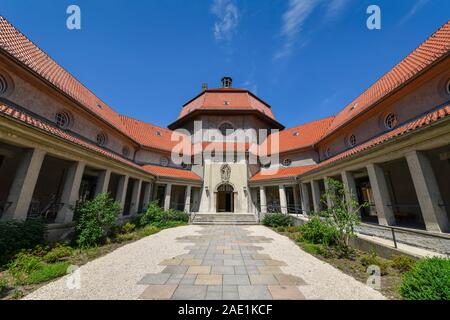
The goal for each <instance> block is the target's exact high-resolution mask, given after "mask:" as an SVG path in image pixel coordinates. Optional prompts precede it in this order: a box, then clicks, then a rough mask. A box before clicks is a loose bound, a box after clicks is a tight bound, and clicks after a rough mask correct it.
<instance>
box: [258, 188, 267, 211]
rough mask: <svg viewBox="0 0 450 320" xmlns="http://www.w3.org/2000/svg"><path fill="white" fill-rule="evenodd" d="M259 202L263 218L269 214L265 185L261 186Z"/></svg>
mask: <svg viewBox="0 0 450 320" xmlns="http://www.w3.org/2000/svg"><path fill="white" fill-rule="evenodd" d="M259 202H260V206H261V215H262V217H261V218H263V217H264V215H265V214H267V197H266V188H265V187H259Z"/></svg>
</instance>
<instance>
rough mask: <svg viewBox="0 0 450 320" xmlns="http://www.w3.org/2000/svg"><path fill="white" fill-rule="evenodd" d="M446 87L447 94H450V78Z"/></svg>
mask: <svg viewBox="0 0 450 320" xmlns="http://www.w3.org/2000/svg"><path fill="white" fill-rule="evenodd" d="M446 89H447V94H450V80H448V81H447V86H446Z"/></svg>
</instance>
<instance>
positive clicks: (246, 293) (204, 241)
mask: <svg viewBox="0 0 450 320" xmlns="http://www.w3.org/2000/svg"><path fill="white" fill-rule="evenodd" d="M198 233H199V235H192V236H184V237H180V238H177V239H176V240H177V241H181V242H189V243H192V245H190V246H187V247H186V249H188V250H189V252H188V253H187V254H183V255H180V256H176V257H174V258H172V259H167V260H164V261H162V262H161V263H160V265H163V266H165V268H164V270H163V271H162V272H161V273H154V274H147V275H146V276H144V277H143V278H142V280H141V281H140V282H139V284H143V285H148V287H147V288H146V289H145V291H144V293H143V294H142V295H141V296H140V298H141V299H207V300H221V299H225V300H238V299H241V300H252V299H256V300H265V299H283V300H288V299H289V300H291V299H296V300H299V299H305V297H304V296H303V295H302V293H301V292H300V290H299V289H298V286H301V285H305V284H306V283H305V281H303V280H302V279H301V278H299V277H296V276H293V275H289V274H285V273H284V272H283V271H282V270H281V269H280V267H281V266H286V263H284V262H283V261H279V260H274V259H272V258H271V257H270V256H269V255H267V254H262V253H260V251H261V250H263V247H261V246H259V245H260V244H262V243H269V242H271V241H272V239H270V238H268V237H265V236H252V235H251V234H250V232H249V231H248V230H246V229H245V228H242V227H234V226H210V227H204V228H203V229H202V230H201V231H199V232H198Z"/></svg>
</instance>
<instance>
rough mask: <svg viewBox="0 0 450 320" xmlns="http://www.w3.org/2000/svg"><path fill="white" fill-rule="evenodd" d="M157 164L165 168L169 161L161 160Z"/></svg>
mask: <svg viewBox="0 0 450 320" xmlns="http://www.w3.org/2000/svg"><path fill="white" fill-rule="evenodd" d="M159 164H160V165H161V166H163V167H167V166H168V165H169V159H167V158H161V160H160V161H159Z"/></svg>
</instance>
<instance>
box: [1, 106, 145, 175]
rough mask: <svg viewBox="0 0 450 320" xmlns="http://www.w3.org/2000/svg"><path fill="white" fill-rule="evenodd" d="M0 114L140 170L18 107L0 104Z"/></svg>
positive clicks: (130, 162) (111, 153) (121, 158)
mask: <svg viewBox="0 0 450 320" xmlns="http://www.w3.org/2000/svg"><path fill="white" fill-rule="evenodd" d="M0 116H1V117H6V118H10V119H13V120H15V121H18V122H21V123H22V124H24V125H27V126H30V127H32V128H34V129H37V130H42V131H43V132H45V133H47V134H51V135H53V136H56V137H58V138H60V139H63V140H65V141H67V142H71V143H74V144H77V145H78V146H80V147H83V148H86V149H89V150H91V151H94V152H97V153H99V154H101V155H103V156H106V157H108V158H111V159H113V160H116V161H119V162H122V163H124V164H127V165H129V166H131V167H134V168H136V169H139V170H142V168H141V167H140V166H138V165H137V164H135V163H134V162H132V161H129V160H127V159H125V158H123V157H121V156H119V155H117V154H115V153H113V152H111V151H108V150H106V149H104V148H102V147H99V146H97V145H96V144H94V143H90V142H87V141H85V140H82V139H80V138H78V137H76V136H74V135H71V134H70V133H68V132H66V131H64V130H61V129H59V128H58V127H56V126H54V125H51V124H48V123H46V122H43V121H41V120H39V119H37V118H35V117H33V116H31V115H29V114H26V113H25V112H23V111H20V110H18V109H15V108H13V107H10V106H7V105H5V104H0Z"/></svg>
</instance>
